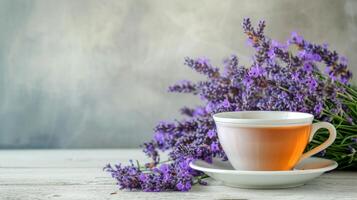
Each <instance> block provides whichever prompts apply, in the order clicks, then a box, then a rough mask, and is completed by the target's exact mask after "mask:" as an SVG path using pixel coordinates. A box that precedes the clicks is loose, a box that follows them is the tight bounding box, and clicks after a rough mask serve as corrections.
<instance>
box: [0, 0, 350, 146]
mask: <svg viewBox="0 0 357 200" xmlns="http://www.w3.org/2000/svg"><path fill="white" fill-rule="evenodd" d="M247 16H249V17H251V18H253V20H254V21H255V20H258V19H266V20H267V23H268V33H269V34H270V35H271V36H272V37H274V38H278V39H281V40H282V39H286V38H287V37H288V35H289V33H290V32H291V31H298V32H301V33H302V34H303V35H305V36H306V38H307V39H309V40H315V41H318V42H321V43H322V42H328V43H329V44H330V45H331V46H332V47H334V48H335V49H336V50H338V51H339V52H342V53H343V54H345V55H346V56H348V58H349V60H350V62H351V68H353V71H354V73H355V74H357V67H356V63H357V56H356V53H357V1H354V0H349V1H339V0H334V1H333V0H328V1H327V0H314V1H311V0H304V1H301V0H300V1H298V0H292V1H288V0H275V1H265V0H260V1H259V0H246V1H228V0H227V1H225V0H223V1H221V0H217V1H214V0H206V1H183V0H173V1H172V0H161V1H158V0H150V1H149V0H147V1H143V0H142V1H141V0H120V1H119V0H112V1H108V0H107V1H99V0H98V1H87V0H85V1H79V0H74V1H73V0H62V1H54V0H43V1H35V0H29V1H22V0H19V1H14V0H1V1H0V29H1V30H0V94H1V97H0V148H26V147H29V148H73V147H78V148H81V147H83V148H89V147H136V146H137V145H139V144H141V143H142V142H143V141H145V140H147V139H148V138H150V136H151V131H152V127H153V126H154V124H155V123H156V122H157V121H159V120H160V119H167V118H168V119H170V118H175V117H178V115H177V109H178V108H179V107H180V106H182V105H184V104H194V103H197V102H198V101H197V100H196V99H194V98H192V97H189V96H177V95H173V94H167V93H166V88H167V86H168V85H169V84H171V83H173V82H176V81H177V80H179V79H182V78H192V79H198V78H199V76H197V75H196V74H194V73H193V72H191V71H190V70H189V69H187V68H185V67H184V66H183V65H182V63H183V57H185V56H187V55H190V56H202V55H205V56H207V57H209V58H211V60H212V61H213V63H216V64H218V63H220V62H221V61H222V58H223V57H225V56H227V55H230V54H232V53H236V54H238V55H239V56H240V57H241V58H242V59H243V61H246V60H247V57H248V56H249V53H250V52H251V50H250V49H248V48H247V46H246V44H245V37H244V35H243V34H242V30H241V27H240V24H241V21H242V19H243V17H247ZM356 76H357V75H356ZM356 80H357V79H356V78H355V79H354V82H355V83H356Z"/></svg>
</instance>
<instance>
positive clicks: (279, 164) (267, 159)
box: [213, 111, 336, 171]
mask: <svg viewBox="0 0 357 200" xmlns="http://www.w3.org/2000/svg"><path fill="white" fill-rule="evenodd" d="M213 118H214V121H215V123H216V127H217V132H218V138H219V141H220V143H221V145H222V147H223V150H224V151H225V153H226V155H227V157H228V159H229V161H230V163H231V164H232V166H233V167H234V168H235V169H237V170H252V171H257V170H262V171H276V170H290V169H292V168H293V167H294V166H295V165H296V164H297V162H298V161H299V160H302V159H304V158H308V157H310V156H312V155H314V154H317V153H318V152H320V151H322V150H324V149H326V148H327V147H328V146H330V145H331V144H332V143H333V142H334V141H335V139H336V129H335V127H334V126H333V125H332V124H330V123H327V122H318V123H314V124H312V121H313V119H314V116H313V115H311V114H308V113H301V112H283V111H239V112H222V113H217V114H214V115H213ZM320 128H326V129H327V130H328V131H329V137H328V139H327V140H326V141H325V142H323V143H322V144H321V145H319V146H317V147H315V148H314V149H312V150H310V151H308V152H306V153H304V154H303V152H304V150H305V148H306V146H307V144H308V143H309V142H310V141H311V140H312V138H313V136H314V134H315V133H316V131H317V130H318V129H320Z"/></svg>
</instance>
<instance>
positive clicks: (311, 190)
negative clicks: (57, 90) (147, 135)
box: [0, 149, 357, 200]
mask: <svg viewBox="0 0 357 200" xmlns="http://www.w3.org/2000/svg"><path fill="white" fill-rule="evenodd" d="M130 158H134V159H140V160H146V159H145V156H144V155H143V153H141V151H140V150H129V149H122V150H0V199H1V200H5V199H11V200H12V199H14V200H16V199H31V200H35V199H56V200H60V199H65V200H71V199H85V200H92V199H158V200H159V199H170V198H171V199H236V200H238V199H240V200H243V199H249V200H253V199H264V200H268V199H274V200H280V199H281V200H286V199H299V200H302V199H314V200H315V199H323V200H329V199H331V200H332V199H333V200H335V199H337V200H345V199H346V200H347V199H351V200H352V199H353V200H356V199H357V172H341V171H334V172H332V173H328V174H325V175H323V176H322V177H320V178H318V179H316V180H314V181H312V182H310V183H308V184H307V185H305V186H302V187H299V188H292V189H281V190H252V189H237V188H230V187H225V186H222V185H220V184H219V183H218V182H215V181H213V180H209V186H194V187H193V189H192V190H191V191H190V192H164V193H145V192H128V191H118V190H117V187H116V185H115V183H114V180H113V179H112V178H111V177H109V175H108V174H107V173H105V172H103V171H102V167H103V166H104V165H105V164H107V163H117V162H127V161H128V160H129V159H130ZM113 192H115V194H111V193H113Z"/></svg>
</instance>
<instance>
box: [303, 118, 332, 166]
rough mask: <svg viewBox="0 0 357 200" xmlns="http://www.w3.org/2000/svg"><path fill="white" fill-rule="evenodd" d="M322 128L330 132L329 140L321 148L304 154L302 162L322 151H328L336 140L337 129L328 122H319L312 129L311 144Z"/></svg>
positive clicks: (318, 147)
mask: <svg viewBox="0 0 357 200" xmlns="http://www.w3.org/2000/svg"><path fill="white" fill-rule="evenodd" d="M320 128H326V129H327V130H328V132H329V137H328V138H327V140H326V141H325V142H323V143H322V144H320V145H319V146H317V147H315V148H313V149H311V150H310V151H308V152H306V153H304V154H302V156H301V158H300V161H301V160H303V159H305V158H308V157H311V156H312V155H315V154H317V153H319V152H320V151H322V150H324V149H326V148H327V147H329V146H330V145H331V144H332V143H333V142H334V141H335V139H336V129H335V127H334V126H333V125H332V124H330V123H328V122H318V123H314V124H312V129H311V134H310V138H309V142H311V140H312V138H313V137H314V135H315V133H316V131H317V130H319V129H320Z"/></svg>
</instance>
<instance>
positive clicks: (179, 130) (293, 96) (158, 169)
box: [105, 18, 357, 192]
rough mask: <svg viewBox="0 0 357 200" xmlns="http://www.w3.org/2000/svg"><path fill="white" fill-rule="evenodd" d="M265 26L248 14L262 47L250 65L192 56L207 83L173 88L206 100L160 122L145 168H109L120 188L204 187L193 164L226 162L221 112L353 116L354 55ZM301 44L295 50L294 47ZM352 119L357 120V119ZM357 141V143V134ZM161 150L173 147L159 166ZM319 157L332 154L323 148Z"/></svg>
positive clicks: (252, 39)
mask: <svg viewBox="0 0 357 200" xmlns="http://www.w3.org/2000/svg"><path fill="white" fill-rule="evenodd" d="M264 28H265V22H264V21H261V22H259V24H258V26H257V27H256V28H255V27H253V26H252V24H251V21H250V19H249V18H246V19H244V20H243V30H244V33H245V34H246V35H247V38H248V43H249V44H250V45H251V46H252V47H253V48H254V50H255V54H254V56H253V59H252V63H251V65H250V66H247V67H245V66H240V65H239V62H238V58H237V56H235V55H232V56H230V57H228V58H227V59H225V60H224V62H223V67H224V69H223V72H222V73H221V72H220V70H219V68H217V67H214V66H212V65H211V64H210V62H209V60H208V59H207V58H197V59H193V58H186V59H185V65H186V66H188V67H189V68H191V69H193V70H195V71H196V72H198V73H200V74H203V75H204V76H205V77H206V80H202V81H199V82H197V83H192V82H190V81H182V82H179V83H178V84H175V85H173V86H170V87H169V92H177V93H191V94H193V95H197V96H198V97H199V98H200V99H201V100H202V104H201V105H198V106H197V107H193V108H188V107H184V108H182V109H181V110H180V111H181V114H182V115H183V116H184V118H183V119H182V120H176V121H171V122H160V123H158V125H157V126H156V127H155V128H154V136H153V139H152V141H150V142H147V143H144V144H143V151H144V152H145V154H146V155H147V156H148V157H150V158H151V159H152V162H149V163H146V164H145V166H144V168H145V171H144V170H142V168H141V167H138V166H134V165H133V163H131V164H130V165H128V166H122V165H120V164H119V165H115V166H114V167H112V166H111V165H108V166H106V167H105V170H106V171H107V172H109V173H110V174H111V175H112V177H113V178H115V179H116V180H117V182H118V186H119V188H120V189H130V190H133V189H138V190H143V191H155V192H158V191H167V190H178V191H188V190H190V189H191V187H192V185H193V184H194V183H196V182H197V183H200V184H205V182H203V181H202V180H201V179H198V180H197V179H196V178H197V177H199V176H201V175H202V173H201V172H198V171H195V170H193V169H191V168H190V167H189V162H190V161H192V160H193V159H200V160H204V161H207V162H212V159H213V158H214V157H216V158H221V159H222V160H227V156H226V155H225V153H224V151H223V149H222V147H221V145H220V143H219V139H218V137H217V133H216V127H215V124H214V121H213V119H212V114H215V113H217V112H223V111H240V110H280V111H299V112H308V113H312V114H313V115H314V116H315V118H316V119H317V120H327V121H333V120H335V119H333V118H331V117H330V116H327V115H325V114H324V111H325V106H326V105H328V110H329V111H330V112H332V113H333V114H336V115H338V114H342V113H349V110H348V108H347V107H345V106H343V104H342V102H341V100H340V99H339V98H338V94H339V93H343V91H344V86H346V85H347V84H349V81H350V79H351V77H352V74H351V72H350V71H349V70H348V69H347V64H348V62H347V59H346V58H345V57H343V56H340V55H338V54H337V52H335V51H331V50H329V49H328V46H327V45H325V44H323V45H318V44H313V43H311V42H309V41H307V40H305V39H304V38H303V37H302V36H301V35H299V34H297V33H296V32H293V33H292V34H291V38H290V39H289V40H288V41H287V42H279V41H276V40H272V39H270V38H269V37H267V36H265V34H264ZM294 47H297V50H296V51H290V50H289V49H292V48H294ZM320 65H323V66H325V70H324V72H325V74H324V72H321V71H320V70H319V68H318V67H317V66H320ZM335 83H338V84H335ZM344 117H346V116H344ZM345 119H346V120H345V121H347V122H348V123H350V124H351V123H353V120H352V118H351V117H346V118H345ZM352 140H353V141H355V142H356V143H357V140H356V138H352ZM343 148H345V147H343ZM352 149H353V150H354V151H355V149H354V147H353V146H351V145H350V147H349V151H352ZM343 150H345V149H343ZM159 151H168V156H169V160H170V162H168V163H165V164H160V156H159ZM319 155H320V156H323V157H324V156H328V155H329V154H328V153H326V151H323V152H321V153H320V154H319Z"/></svg>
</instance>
